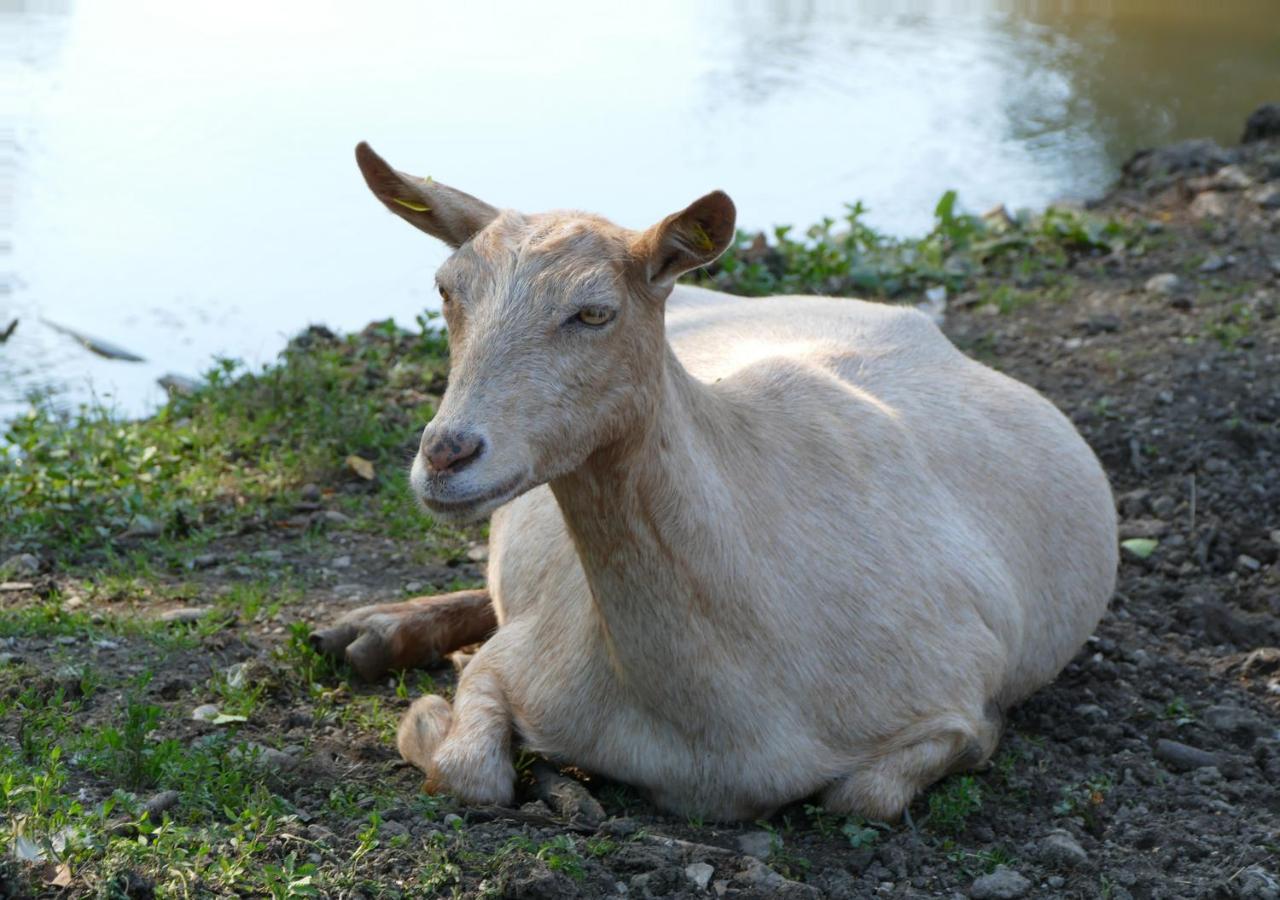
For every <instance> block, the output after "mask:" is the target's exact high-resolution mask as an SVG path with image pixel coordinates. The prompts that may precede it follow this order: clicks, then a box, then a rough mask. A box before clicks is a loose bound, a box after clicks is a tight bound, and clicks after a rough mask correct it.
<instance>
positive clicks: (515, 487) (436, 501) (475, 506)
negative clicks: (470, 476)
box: [414, 474, 532, 525]
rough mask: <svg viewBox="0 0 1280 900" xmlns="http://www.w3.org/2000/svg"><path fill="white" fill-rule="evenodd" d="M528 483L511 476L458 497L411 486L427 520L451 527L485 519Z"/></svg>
mask: <svg viewBox="0 0 1280 900" xmlns="http://www.w3.org/2000/svg"><path fill="white" fill-rule="evenodd" d="M530 487H532V484H531V483H530V482H529V479H528V476H527V475H524V474H521V475H516V476H512V477H510V478H507V479H505V480H503V481H500V482H498V483H497V484H494V485H491V486H488V487H485V488H481V489H480V490H476V491H472V492H469V493H468V494H466V495H464V496H461V497H458V496H453V492H451V491H434V490H432V488H431V486H430V485H428V484H415V485H414V493H415V494H416V495H417V497H418V504H419V505H420V506H421V507H422V508H423V509H424V510H426V511H427V512H428V513H430V514H431V517H432V518H434V519H437V520H438V521H441V522H448V523H449V524H451V525H469V524H472V523H474V522H479V521H481V520H482V519H486V518H488V517H489V516H490V515H491V514H492V513H493V511H494V510H496V509H497V508H498V507H500V506H502V505H504V504H506V503H510V502H511V501H512V500H514V499H515V498H516V497H519V496H520V495H521V494H523V493H524V492H525V491H527V490H528V489H529V488H530Z"/></svg>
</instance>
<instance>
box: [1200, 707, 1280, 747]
mask: <svg viewBox="0 0 1280 900" xmlns="http://www.w3.org/2000/svg"><path fill="white" fill-rule="evenodd" d="M1200 720H1201V721H1202V722H1203V723H1204V724H1205V725H1206V726H1207V727H1209V728H1212V729H1213V730H1214V731H1219V732H1222V733H1224V734H1228V735H1231V736H1232V737H1234V738H1236V739H1237V740H1238V741H1241V742H1245V743H1248V744H1253V743H1254V741H1256V740H1257V739H1258V738H1260V737H1262V736H1263V735H1264V734H1266V733H1267V732H1268V731H1270V730H1271V729H1270V728H1269V727H1268V725H1267V724H1266V723H1265V722H1263V721H1262V720H1261V719H1260V718H1258V716H1256V715H1254V714H1253V713H1252V712H1250V711H1249V710H1247V709H1241V708H1240V707H1238V706H1226V705H1221V706H1211V707H1209V708H1208V709H1206V710H1205V711H1204V713H1203V714H1201V717H1200Z"/></svg>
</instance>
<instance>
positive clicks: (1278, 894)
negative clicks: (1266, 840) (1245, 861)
mask: <svg viewBox="0 0 1280 900" xmlns="http://www.w3.org/2000/svg"><path fill="white" fill-rule="evenodd" d="M1236 882H1237V885H1238V887H1237V889H1236V896H1237V897H1239V898H1240V900H1280V881H1277V880H1276V877H1275V876H1274V875H1272V874H1271V873H1270V872H1268V871H1267V870H1266V869H1264V868H1262V866H1259V865H1253V866H1249V868H1247V869H1245V870H1244V871H1243V872H1241V873H1240V874H1239V876H1237V878H1236Z"/></svg>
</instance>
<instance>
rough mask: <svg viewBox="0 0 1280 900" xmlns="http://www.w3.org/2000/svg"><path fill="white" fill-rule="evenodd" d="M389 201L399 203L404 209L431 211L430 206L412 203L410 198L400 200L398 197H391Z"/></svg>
mask: <svg viewBox="0 0 1280 900" xmlns="http://www.w3.org/2000/svg"><path fill="white" fill-rule="evenodd" d="M391 201H392V202H393V203H399V204H400V205H401V206H403V207H404V208H405V209H411V210H413V211H414V212H431V207H429V206H424V205H423V204H421V203H414V202H413V201H411V200H401V199H400V198H399V197H392V198H391Z"/></svg>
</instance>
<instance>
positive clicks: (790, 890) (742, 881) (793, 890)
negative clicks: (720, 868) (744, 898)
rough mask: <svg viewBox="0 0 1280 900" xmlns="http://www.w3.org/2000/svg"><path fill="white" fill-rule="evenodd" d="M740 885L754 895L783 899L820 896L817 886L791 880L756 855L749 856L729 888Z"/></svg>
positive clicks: (790, 899)
mask: <svg viewBox="0 0 1280 900" xmlns="http://www.w3.org/2000/svg"><path fill="white" fill-rule="evenodd" d="M734 887H740V888H742V889H743V890H746V891H750V892H752V893H750V894H748V896H753V897H777V898H783V900H799V898H809V897H814V898H816V897H818V896H820V895H819V893H818V890H817V888H814V887H810V886H809V885H807V884H800V883H799V882H796V881H789V880H788V879H786V878H783V877H782V876H781V875H779V874H778V873H777V872H775V871H773V869H770V868H769V867H768V866H766V865H765V864H764V863H762V862H761V861H760V860H759V859H757V858H756V857H754V856H748V857H747V859H746V865H745V866H743V868H742V870H741V871H740V872H738V873H737V874H736V875H734V876H733V878H732V879H731V880H730V882H729V890H732V889H733V888H734Z"/></svg>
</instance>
